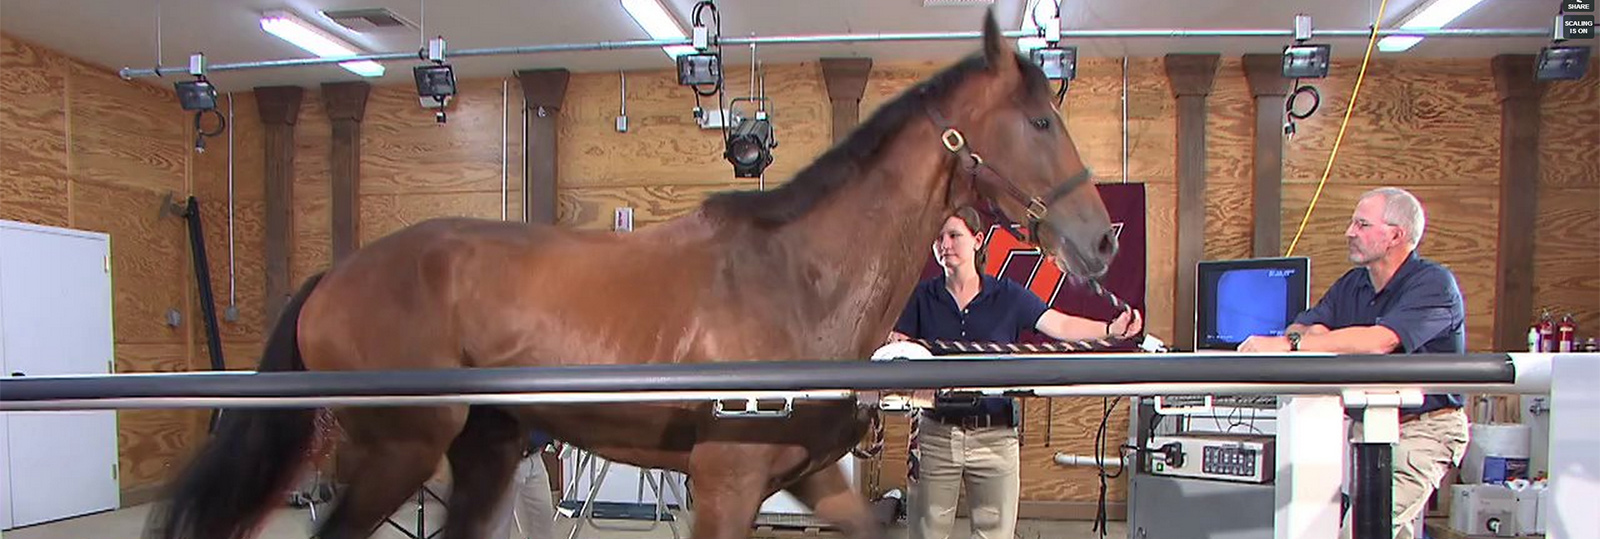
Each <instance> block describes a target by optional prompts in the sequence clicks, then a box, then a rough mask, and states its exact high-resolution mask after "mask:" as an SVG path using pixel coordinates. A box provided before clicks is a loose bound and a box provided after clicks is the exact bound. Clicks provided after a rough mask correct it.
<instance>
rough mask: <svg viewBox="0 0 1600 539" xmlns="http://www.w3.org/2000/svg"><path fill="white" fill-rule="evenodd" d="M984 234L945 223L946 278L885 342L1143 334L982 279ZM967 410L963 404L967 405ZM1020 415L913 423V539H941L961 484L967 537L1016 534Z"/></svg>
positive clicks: (946, 409) (974, 220)
mask: <svg viewBox="0 0 1600 539" xmlns="http://www.w3.org/2000/svg"><path fill="white" fill-rule="evenodd" d="M982 230H985V226H984V224H983V220H982V218H981V217H979V215H978V212H977V211H976V210H974V209H972V208H970V207H964V208H961V209H960V210H958V211H956V214H955V215H953V216H951V217H950V218H949V219H946V220H945V224H944V228H943V230H941V231H940V233H939V239H938V240H935V241H934V243H933V254H934V257H936V258H937V259H938V261H939V265H940V266H942V267H943V268H944V275H942V276H940V277H935V278H933V279H929V280H927V281H924V282H922V283H921V284H918V285H917V288H916V289H915V290H914V291H913V292H912V295H911V299H910V301H909V302H907V304H906V308H905V311H904V312H903V313H902V314H901V315H900V320H899V322H898V323H896V324H895V330H894V331H893V332H891V334H890V340H891V341H901V340H910V339H929V340H939V339H943V340H953V341H977V342H994V343H1012V342H1016V341H1018V340H1019V339H1020V337H1021V334H1022V330H1024V329H1034V330H1037V331H1039V332H1040V333H1043V334H1045V335H1048V336H1050V337H1052V338H1055V339H1060V340H1065V341H1076V340H1085V339H1097V338H1126V337H1129V336H1132V335H1137V334H1138V333H1139V331H1140V330H1141V329H1142V327H1143V321H1142V320H1141V318H1140V316H1139V312H1138V311H1136V310H1131V311H1128V312H1124V313H1122V315H1120V316H1118V317H1117V319H1116V320H1113V321H1111V322H1101V321H1097V320H1090V319H1088V318H1083V317H1078V316H1072V315H1069V314H1066V313H1062V312H1060V311H1057V310H1055V309H1051V308H1050V307H1049V306H1048V305H1045V303H1044V301H1043V300H1041V299H1039V296H1038V295H1036V294H1034V293H1033V292H1032V291H1030V290H1028V289H1027V288H1024V287H1023V286H1021V285H1018V284H1017V283H1015V282H1013V281H1010V280H1007V279H1000V278H996V277H993V276H990V275H985V274H983V272H982V271H981V270H982V268H983V263H984V255H983V241H984V235H983V232H981V231H982ZM969 403H970V401H969ZM1019 415H1020V414H1018V410H1017V407H1016V405H1015V403H1014V402H1012V399H1010V398H1006V397H985V398H983V399H980V400H979V401H978V402H977V403H976V405H973V404H968V405H966V406H950V405H941V404H938V403H936V404H935V406H934V407H933V408H932V409H924V410H923V411H922V412H921V413H920V414H918V415H917V417H916V418H915V419H914V421H913V424H912V433H911V446H910V449H911V459H912V461H911V463H910V464H911V466H910V467H909V472H910V475H911V477H910V478H909V480H910V488H909V489H908V490H909V491H910V492H909V495H908V499H907V500H906V501H907V504H908V505H907V523H908V525H909V527H910V539H948V538H949V537H950V535H951V531H952V530H951V529H952V528H953V527H954V526H955V516H956V501H957V499H958V498H959V495H960V492H961V485H962V484H963V483H965V484H966V487H967V498H968V506H969V512H970V514H971V519H972V532H973V537H978V538H984V539H1012V536H1013V535H1014V534H1015V531H1016V522H1017V503H1018V497H1019V495H1020V492H1019V490H1020V488H1021V470H1020V462H1019V460H1020V458H1019V455H1018V452H1019V441H1018V436H1017V425H1018V423H1019Z"/></svg>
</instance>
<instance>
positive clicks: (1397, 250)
mask: <svg viewBox="0 0 1600 539" xmlns="http://www.w3.org/2000/svg"><path fill="white" fill-rule="evenodd" d="M1425 221H1426V217H1425V216H1424V214H1423V210H1422V205H1421V204H1420V203H1419V202H1417V199H1416V197H1414V196H1412V195H1411V193H1408V192H1406V191H1405V190H1403V189H1398V188H1394V187H1383V188H1378V189H1373V190H1371V191H1368V192H1366V193H1364V194H1362V195H1361V200H1360V201H1359V202H1358V203H1357V204H1356V209H1355V213H1354V214H1353V215H1352V216H1351V218H1350V226H1349V227H1347V228H1345V232H1344V235H1345V239H1346V241H1347V242H1348V243H1349V249H1350V252H1349V256H1350V261H1351V262H1352V263H1354V264H1355V265H1356V266H1357V267H1355V268H1352V269H1350V271H1348V272H1346V273H1345V274H1344V276H1342V277H1340V278H1339V280H1338V281H1337V282H1335V283H1333V286H1332V287H1331V288H1329V289H1328V292H1327V293H1326V294H1324V295H1323V296H1322V299H1321V301H1319V302H1317V305H1316V306H1315V307H1312V308H1311V309H1310V310H1307V311H1306V312H1303V313H1300V315H1299V316H1296V317H1295V320H1294V323H1293V324H1291V325H1290V326H1289V327H1288V329H1287V330H1286V331H1285V332H1284V335H1283V336H1281V337H1280V336H1254V337H1250V338H1249V339H1247V340H1246V341H1245V342H1244V343H1242V344H1240V345H1239V350H1240V351H1244V352H1288V351H1298V350H1306V351H1318V352H1334V353H1340V354H1388V353H1405V354H1409V353H1464V352H1465V351H1466V309H1465V308H1464V307H1463V305H1462V300H1461V290H1460V288H1459V286H1458V285H1457V283H1456V279H1455V276H1454V275H1453V274H1452V273H1451V272H1450V270H1449V269H1447V268H1445V267H1444V266H1441V265H1439V264H1437V263H1435V262H1433V261H1430V260H1427V259H1424V258H1421V257H1419V256H1418V255H1417V253H1416V249H1417V245H1418V244H1419V243H1421V240H1422V231H1423V228H1424V224H1425ZM1463 404H1464V398H1463V397H1462V395H1458V394H1447V395H1425V396H1424V398H1423V402H1422V405H1421V406H1419V407H1415V408H1402V409H1401V410H1400V441H1399V443H1398V444H1397V445H1396V446H1395V448H1394V453H1393V454H1394V494H1393V496H1394V505H1393V519H1394V532H1395V537H1396V538H1398V539H1411V538H1413V537H1416V536H1417V535H1418V534H1417V530H1415V529H1414V528H1415V526H1414V524H1415V521H1416V520H1417V517H1418V515H1420V514H1421V513H1422V511H1423V510H1424V508H1425V507H1426V505H1427V502H1428V498H1429V496H1431V495H1432V494H1433V491H1434V490H1435V489H1437V488H1438V486H1439V482H1440V481H1441V480H1442V479H1443V477H1444V474H1445V471H1446V470H1447V469H1448V468H1449V467H1450V466H1452V465H1457V464H1460V462H1461V457H1462V454H1463V453H1464V452H1465V450H1466V446H1467V416H1466V412H1464V411H1463V410H1462V406H1463Z"/></svg>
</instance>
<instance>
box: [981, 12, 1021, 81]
mask: <svg viewBox="0 0 1600 539" xmlns="http://www.w3.org/2000/svg"><path fill="white" fill-rule="evenodd" d="M983 56H984V58H986V59H987V60H988V63H989V69H990V70H992V71H994V72H995V73H997V74H1009V73H1011V72H1015V71H1017V57H1016V53H1013V52H1011V48H1010V47H1008V46H1006V38H1005V34H1003V33H1002V32H1001V31H1000V22H999V21H996V20H995V18H994V7H992V6H991V7H990V8H989V9H987V10H985V11H984V15H983Z"/></svg>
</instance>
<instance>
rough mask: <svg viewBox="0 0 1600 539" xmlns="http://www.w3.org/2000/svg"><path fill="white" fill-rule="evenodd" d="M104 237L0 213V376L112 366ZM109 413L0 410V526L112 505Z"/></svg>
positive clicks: (112, 424)
mask: <svg viewBox="0 0 1600 539" xmlns="http://www.w3.org/2000/svg"><path fill="white" fill-rule="evenodd" d="M110 241H111V240H110V237H109V236H107V235H105V234H100V233H94V232H84V231H78V230H69V229H63V228H54V227H44V226H38V225H32V224H26V223H18V222H15V221H3V220H0V376H6V377H16V376H54V375H74V374H78V375H81V374H109V373H110V372H111V371H112V366H113V363H112V362H113V350H112V342H113V338H112V330H111V320H112V316H111V306H112V303H111V268H110V258H109V257H110V256H111V251H110ZM116 414H117V413H116V411H114V410H104V411H100V410H94V411H82V412H79V411H72V412H3V413H0V529H7V528H13V527H20V526H28V525H32V524H38V523H41V522H49V521H52V520H59V519H63V518H69V517H73V516H78V515H83V514H87V513H93V512H97V511H104V510H110V509H116V508H117V506H118V502H119V492H118V486H117V485H118V481H117V469H116V466H117V415H116Z"/></svg>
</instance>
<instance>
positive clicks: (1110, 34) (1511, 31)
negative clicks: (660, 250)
mask: <svg viewBox="0 0 1600 539" xmlns="http://www.w3.org/2000/svg"><path fill="white" fill-rule="evenodd" d="M1550 32H1551V30H1550V29H1547V28H1440V29H1433V30H1401V29H1394V28H1382V29H1379V30H1378V35H1379V36H1380V37H1382V36H1394V35H1404V36H1420V37H1451V38H1469V37H1471V38H1476V37H1498V38H1515V37H1541V38H1542V37H1548V36H1549V35H1550ZM1003 34H1004V35H1005V37H1008V38H1020V37H1032V36H1033V35H1035V34H1034V32H1025V31H1022V30H1012V31H1007V32H1003ZM1371 34H1372V31H1371V30H1367V29H1351V30H1313V31H1312V37H1313V38H1317V37H1324V38H1357V37H1359V38H1366V37H1367V36H1369V35H1371ZM982 37H983V33H982V32H912V33H878V34H817V35H791V36H766V37H761V36H752V37H726V38H719V39H718V41H717V43H718V44H720V45H726V46H739V45H804V44H816V43H871V42H893V41H960V40H970V39H979V38H982ZM1061 37H1062V39H1108V38H1141V37H1142V38H1189V37H1274V38H1288V39H1293V38H1294V37H1295V33H1294V30H1293V29H1287V30H1273V29H1198V30H1188V29H1110V30H1065V29H1064V30H1062V31H1061ZM673 45H693V43H692V42H691V40H689V39H640V40H627V41H595V42H588V43H557V44H550V45H527V46H519V47H488V48H480V49H461V50H456V51H450V56H452V57H470V56H515V55H528V54H544V53H554V52H590V51H612V50H626V49H649V48H659V47H667V46H673ZM362 60H370V61H374V62H387V61H399V60H417V61H421V60H423V58H422V57H421V56H420V55H419V54H418V53H416V52H385V53H374V54H359V55H354V56H340V57H329V58H287V59H281V60H262V61H254V62H235V63H231V64H213V65H210V66H207V68H206V69H207V71H208V72H213V73H214V72H221V71H238V70H246V69H265V68H274V67H299V66H308V65H324V64H338V63H343V62H353V61H362ZM187 73H188V68H187V67H186V66H185V67H158V68H140V69H135V68H129V67H124V68H122V70H121V71H120V74H121V75H122V78H124V79H133V78H139V77H155V76H164V75H184V74H187Z"/></svg>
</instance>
